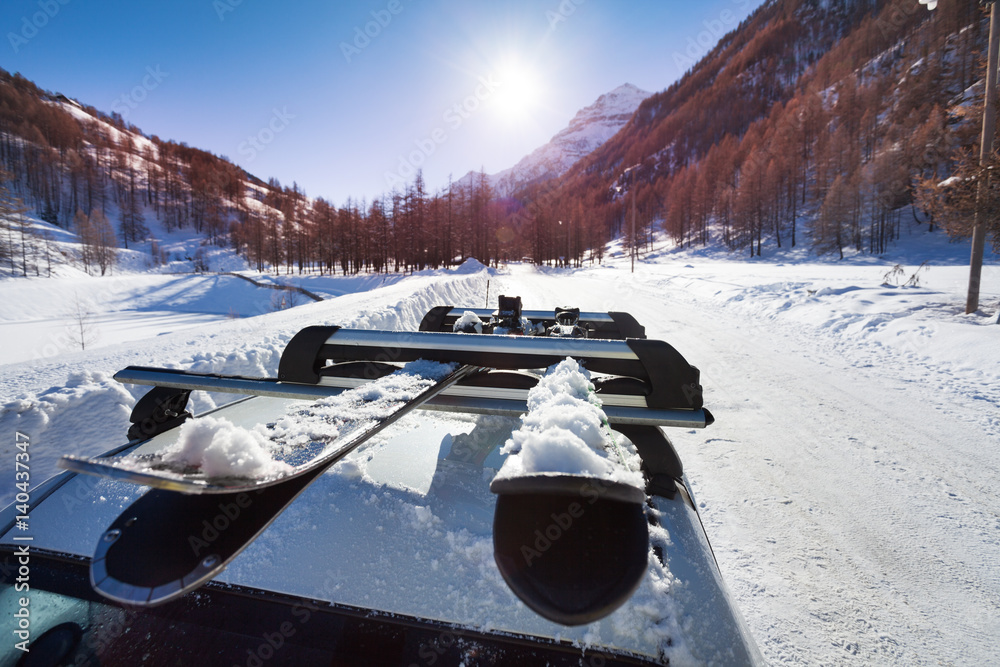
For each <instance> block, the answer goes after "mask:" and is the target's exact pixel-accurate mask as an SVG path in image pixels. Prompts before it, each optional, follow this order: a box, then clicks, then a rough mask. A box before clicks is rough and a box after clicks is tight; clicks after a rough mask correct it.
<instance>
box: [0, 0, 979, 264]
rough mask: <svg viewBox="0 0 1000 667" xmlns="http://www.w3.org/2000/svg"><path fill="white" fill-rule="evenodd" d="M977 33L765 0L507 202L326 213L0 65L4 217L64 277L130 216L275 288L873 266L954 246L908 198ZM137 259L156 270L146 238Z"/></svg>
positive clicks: (106, 251) (452, 195)
mask: <svg viewBox="0 0 1000 667" xmlns="http://www.w3.org/2000/svg"><path fill="white" fill-rule="evenodd" d="M985 33H986V24H985V21H984V18H983V15H982V14H981V12H980V10H979V9H978V8H977V7H976V6H975V4H974V3H942V4H941V5H940V6H939V7H938V9H937V10H935V12H933V13H928V12H927V11H926V10H925V9H924V8H923V7H922V6H920V5H918V4H917V3H916V2H915V1H914V0H845V1H844V2H840V3H828V4H824V3H820V2H818V1H817V0H782V1H780V2H776V3H766V4H765V5H763V6H761V7H760V8H759V9H758V10H756V11H755V12H754V13H753V14H752V15H751V16H750V17H749V18H748V19H747V20H746V21H745V22H744V23H743V24H742V25H741V26H740V27H739V29H737V30H736V31H734V32H733V33H730V34H729V35H727V36H725V37H723V39H722V40H721V41H720V42H719V44H718V45H717V46H716V47H715V48H714V49H713V50H712V51H711V52H709V54H708V55H706V56H705V58H704V59H703V60H702V61H701V62H700V63H699V64H698V65H696V66H695V67H693V68H692V69H691V70H689V71H688V72H687V73H686V74H685V76H683V77H682V78H681V79H680V80H679V81H678V82H677V83H675V84H674V85H672V86H671V87H669V88H668V89H667V90H665V91H663V92H662V93H659V94H657V95H654V96H652V97H651V98H649V99H647V100H646V101H644V102H643V104H642V105H640V107H639V109H638V111H637V112H636V114H635V116H634V117H633V119H632V120H631V121H630V123H629V124H628V125H627V126H626V127H625V128H624V129H623V130H622V131H621V132H620V133H619V134H618V135H616V136H615V137H613V138H612V139H611V140H609V141H608V142H607V143H605V144H604V145H603V146H601V147H600V148H598V149H597V150H596V151H594V153H592V154H591V155H590V156H587V157H586V158H584V159H583V160H581V161H580V162H579V163H578V164H577V165H575V166H574V167H573V168H572V169H571V170H570V171H569V172H568V173H567V174H566V175H564V176H563V177H561V178H558V179H550V180H548V181H542V182H533V183H529V184H526V185H524V186H522V187H521V188H520V189H518V190H517V191H515V192H514V193H513V195H512V196H507V197H500V196H498V195H497V193H495V192H494V191H493V190H492V188H491V187H490V182H489V179H488V178H487V177H486V175H485V174H483V173H479V174H478V175H476V176H475V177H473V178H472V179H466V181H465V182H462V183H449V184H448V185H447V186H446V187H444V188H441V189H440V190H438V191H435V192H431V191H429V190H428V187H427V185H426V183H425V182H424V179H423V176H422V174H421V173H419V172H418V173H417V174H416V176H415V178H414V179H413V182H412V183H409V184H407V185H406V186H405V187H403V188H402V189H401V190H399V189H397V190H394V191H392V192H390V193H386V194H384V195H382V196H380V197H377V198H375V199H373V200H371V201H367V200H365V199H361V198H357V199H355V198H350V199H348V200H347V201H346V202H344V203H343V204H340V205H337V204H335V203H334V202H331V201H328V200H326V199H324V198H323V197H317V198H310V197H308V196H307V194H306V193H305V192H304V191H303V190H302V189H301V188H300V187H299V186H298V185H297V184H294V183H293V184H292V185H291V186H283V185H282V184H281V183H280V182H279V181H277V180H276V179H271V180H269V181H267V182H264V181H261V180H259V179H257V178H255V177H254V176H252V175H250V174H248V173H246V172H244V171H243V170H242V169H240V168H239V167H237V166H236V165H233V164H232V163H230V162H229V161H228V160H227V159H225V158H224V157H220V156H216V155H213V154H211V153H209V152H206V151H202V150H199V149H196V148H191V147H189V146H187V145H185V144H183V143H175V142H170V141H162V140H160V139H159V138H158V137H155V136H152V137H146V136H145V135H143V134H142V133H141V132H140V131H139V130H138V128H135V127H134V126H132V125H129V124H126V123H125V122H124V121H123V119H122V118H121V117H120V116H117V115H115V114H112V115H106V114H102V113H101V112H99V111H97V110H96V109H93V108H92V107H86V106H80V105H78V104H76V103H75V102H73V101H71V100H66V99H65V98H60V97H59V96H55V95H53V94H51V93H47V92H45V91H43V90H41V89H39V88H37V87H36V86H35V85H34V84H33V83H31V82H30V81H28V80H26V79H24V78H23V77H21V76H20V75H18V74H14V75H10V74H8V73H7V72H3V71H2V70H0V165H2V166H3V167H4V168H5V169H6V170H7V171H8V172H9V178H8V180H7V182H6V189H7V190H8V191H9V193H8V194H9V197H8V199H10V200H11V202H12V203H11V205H10V206H11V209H10V210H11V211H16V209H17V208H18V206H20V204H15V203H13V202H14V201H15V199H16V200H18V201H20V202H23V208H24V209H26V210H33V211H34V212H35V213H36V214H37V215H38V217H40V218H41V219H43V220H46V221H48V222H51V223H53V224H56V225H59V226H62V227H65V228H67V229H70V230H72V231H74V232H76V233H77V234H78V235H79V236H80V240H81V248H82V250H81V252H80V257H79V261H80V262H81V264H82V265H83V266H84V268H85V269H87V270H88V271H92V272H94V273H98V272H100V273H102V274H103V273H105V272H106V271H108V270H110V268H111V266H112V265H113V258H114V248H116V247H118V246H122V247H126V248H128V247H130V246H135V245H136V244H140V243H147V242H148V241H150V239H149V226H148V224H147V223H148V222H149V221H148V220H147V216H150V215H151V216H152V217H154V218H155V219H157V220H159V221H160V222H161V223H162V225H163V226H164V227H165V228H166V229H167V230H168V231H170V230H174V229H182V228H191V229H194V230H195V231H196V232H198V233H200V234H202V235H204V237H205V239H206V242H207V243H212V244H216V245H219V246H226V245H230V246H232V247H233V248H235V249H236V250H237V252H239V253H240V254H241V255H242V256H244V257H245V258H246V260H247V262H248V264H249V265H250V266H252V267H254V268H256V269H257V270H259V271H275V272H281V271H283V272H286V273H290V272H320V273H334V272H340V273H357V272H362V271H373V272H389V271H419V270H422V269H425V268H437V267H441V266H446V265H449V264H453V263H456V262H461V261H463V260H464V259H465V258H468V257H476V258H477V259H479V260H480V261H483V262H485V263H492V264H499V263H502V262H506V261H510V260H520V259H528V260H530V261H534V262H536V263H548V264H554V265H563V266H567V265H580V264H582V263H584V262H588V261H589V262H595V261H596V262H599V261H602V260H603V253H604V252H605V247H606V244H607V242H608V241H610V240H612V239H615V238H623V239H624V241H625V246H626V247H627V248H630V249H631V248H640V247H648V246H649V245H650V244H651V242H652V238H653V235H654V233H655V232H656V231H657V230H659V229H663V230H665V231H666V232H667V233H668V234H669V235H670V236H671V237H672V238H673V239H674V241H675V242H676V243H678V244H681V245H697V244H701V245H704V244H708V243H710V242H713V241H720V242H721V243H723V244H725V245H726V246H727V247H729V248H731V249H733V250H734V251H741V252H744V253H748V254H749V255H750V256H754V255H760V254H761V253H762V251H763V248H764V246H765V245H773V246H774V247H778V248H786V247H794V246H797V245H799V244H801V243H803V242H807V243H809V244H810V245H811V246H812V247H813V248H815V249H816V250H818V251H820V252H830V253H839V254H840V255H841V256H843V253H844V252H845V251H848V250H853V251H857V252H870V253H881V252H884V251H885V250H886V248H887V247H888V245H889V244H890V243H891V242H892V241H893V240H894V239H895V238H897V237H898V236H899V234H900V230H901V228H902V221H903V216H904V215H907V214H908V215H911V216H912V218H913V219H914V220H917V219H922V220H925V221H927V222H928V224H930V225H934V224H936V223H949V228H950V229H952V230H953V231H958V232H959V233H961V230H960V228H959V226H957V223H954V219H955V216H950V215H948V214H947V213H946V212H945V209H946V208H947V205H948V203H949V202H950V201H953V202H958V201H959V199H960V197H958V195H957V194H954V195H948V196H946V195H944V194H942V193H936V191H935V190H933V188H931V187H930V186H929V185H927V184H936V183H937V182H938V181H939V180H940V179H942V178H943V177H945V176H947V175H948V174H949V173H950V172H951V171H952V170H953V169H954V168H956V167H955V165H956V164H958V165H959V166H960V165H961V159H960V158H961V155H962V150H963V148H964V147H968V146H971V145H972V144H973V143H975V138H976V137H975V130H976V123H975V122H973V120H974V119H977V118H978V115H977V111H976V108H975V100H974V99H972V98H969V99H963V98H961V95H963V94H965V93H964V91H968V90H969V89H970V87H971V86H972V84H973V83H974V82H975V81H977V80H979V79H980V78H981V76H982V69H981V68H982V63H981V60H982V58H981V56H982V50H983V47H984V44H985V40H986V34H985ZM57 101H61V102H63V104H56V103H55V102H57ZM73 107H77V108H76V109H73ZM963 113H964V114H966V115H965V117H962V116H961V114H963ZM956 156H958V157H957V158H956ZM968 178H974V177H973V176H970V177H967V178H966V181H962V182H969V181H968ZM922 188H923V190H925V191H926V192H927V193H928V194H926V195H921V196H920V197H918V196H917V195H918V192H919V191H921V189H922ZM935 193H936V194H935ZM935 197H936V198H935ZM918 209H920V210H921V213H920V214H919V215H918ZM0 213H3V211H0ZM111 219H116V220H117V225H112V224H111V223H110V222H109V220H111ZM4 220H5V221H6V222H4V228H3V229H2V230H0V237H2V238H0V260H2V261H4V262H5V263H6V264H8V265H9V266H10V267H11V272H15V271H16V272H19V273H29V272H30V271H29V269H30V266H34V267H35V272H36V273H40V270H39V268H38V267H40V266H42V264H43V260H42V257H43V255H44V254H45V252H44V251H43V247H44V248H47V247H48V246H47V245H46V244H43V243H41V241H40V240H38V239H35V240H31V239H30V237H31V232H30V226H29V225H27V224H25V223H24V214H23V212H21V213H16V212H13V213H11V214H10V215H7V216H5V217H4ZM18 221H20V222H18ZM805 221H809V224H808V225H805V224H804V222H805ZM949 221H950V222H949ZM806 232H807V233H806ZM19 239H20V241H19ZM144 247H147V246H144ZM148 247H149V252H150V253H151V254H152V255H153V261H155V262H160V261H164V260H165V259H167V258H165V257H164V256H163V254H162V252H160V251H159V250H158V248H157V244H156V243H155V240H154V241H152V242H150V243H148ZM18 250H20V253H19V252H18ZM29 256H30V258H33V259H29ZM18 258H19V259H20V265H18V262H17V260H18ZM193 260H196V261H195V265H196V266H197V267H198V268H205V263H204V261H203V259H202V260H199V258H197V257H196V258H193Z"/></svg>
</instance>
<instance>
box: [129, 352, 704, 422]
mask: <svg viewBox="0 0 1000 667" xmlns="http://www.w3.org/2000/svg"><path fill="white" fill-rule="evenodd" d="M114 379H115V380H117V381H118V382H120V383H122V384H136V385H146V386H158V387H171V388H176V389H192V390H201V391H212V392H218V393H230V394H241V395H245V396H270V397H274V398H288V399H299V400H316V399H317V398H322V397H324V396H335V395H337V394H339V393H342V392H344V391H347V390H348V389H352V388H354V387H357V386H359V385H361V384H364V382H366V381H365V380H359V379H356V378H323V380H322V384H318V385H307V384H298V383H289V382H280V381H278V380H276V379H273V378H245V377H236V376H221V375H202V374H198V373H187V372H184V371H175V370H171V369H158V368H145V367H137V366H129V367H128V368H125V369H122V370H120V371H118V373H116V374H115V376H114ZM527 395H528V392H527V390H523V389H496V388H487V387H469V386H449V387H448V388H447V389H445V390H444V391H443V392H441V393H440V395H438V396H435V397H434V398H432V399H430V400H428V401H426V402H425V403H423V404H422V405H421V406H420V409H422V410H435V411H445V412H452V411H467V412H474V413H478V414H494V415H505V416H511V417H517V416H519V415H522V414H524V412H525V411H526V410H527ZM600 398H601V401H602V403H603V404H604V412H605V413H606V414H607V416H608V421H610V422H611V423H612V424H635V425H644V426H668V427H680V428H705V427H706V426H708V425H709V424H711V423H712V417H711V415H710V414H709V413H708V411H707V410H705V409H704V408H697V409H682V408H649V407H646V406H645V400H644V397H642V396H627V395H618V394H601V395H600Z"/></svg>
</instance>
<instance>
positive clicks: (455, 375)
mask: <svg viewBox="0 0 1000 667" xmlns="http://www.w3.org/2000/svg"><path fill="white" fill-rule="evenodd" d="M483 370H484V369H482V368H480V367H478V366H460V367H459V368H458V369H456V370H454V371H452V372H451V373H449V374H448V375H447V376H446V377H445V378H443V379H441V380H439V381H438V382H436V383H435V384H433V385H432V386H430V387H428V388H427V389H425V390H424V391H422V392H421V393H420V394H418V395H417V396H416V397H415V398H413V399H412V400H410V401H408V402H406V403H403V404H402V405H400V407H399V408H398V409H397V410H394V411H393V412H391V413H390V414H389V415H388V416H387V417H386V418H384V419H381V420H378V421H375V422H374V423H373V424H372V425H371V426H370V427H369V428H366V429H363V430H361V431H359V432H358V433H356V434H355V435H354V437H352V438H351V439H349V440H348V441H346V442H345V443H343V444H342V445H341V446H340V447H337V448H336V449H333V450H331V451H329V452H327V453H326V454H325V455H322V456H319V457H317V458H315V459H313V460H311V461H309V462H307V463H305V464H302V465H300V466H298V467H297V468H296V469H295V470H294V471H293V472H292V473H290V474H288V475H284V476H282V477H275V478H270V479H263V480H257V481H253V480H244V479H238V480H234V483H232V484H225V483H218V482H212V481H210V480H207V479H199V478H194V479H192V478H189V477H184V476H183V475H180V474H177V473H169V472H159V471H153V470H150V471H143V470H135V469H133V468H130V467H128V466H125V465H122V464H121V463H120V461H121V460H122V459H121V457H114V458H109V457H92V458H84V457H78V456H73V455H64V456H62V457H60V459H59V462H58V465H59V467H60V468H63V469H65V470H71V471H73V472H77V473H83V474H86V475H93V476H95V477H101V478H104V479H111V480H115V481H120V482H127V483H130V484H137V485H141V486H149V487H152V488H156V489H163V490H165V491H176V492H178V493H185V494H223V493H240V492H248V491H257V490H259V489H264V488H267V487H270V486H274V485H276V484H281V483H283V482H287V481H288V480H290V479H294V478H295V477H299V476H302V475H304V474H307V473H308V472H310V471H312V470H314V469H316V468H319V467H324V466H325V465H326V464H327V463H328V462H336V461H338V460H340V459H341V458H342V457H344V456H345V455H347V454H348V453H350V452H351V451H353V450H354V449H356V448H357V447H358V446H359V445H361V444H362V443H364V442H365V441H367V440H368V439H369V438H371V437H372V436H374V435H375V434H377V433H378V432H379V431H381V430H382V429H384V428H386V427H387V426H389V425H391V424H393V423H394V422H396V421H397V420H398V419H400V418H401V417H403V416H404V415H406V414H407V413H409V412H410V411H412V410H414V409H416V408H417V407H419V406H420V405H421V404H423V403H424V402H426V401H428V400H430V399H431V398H433V397H435V396H437V395H438V394H440V393H441V392H442V391H443V390H444V389H446V388H447V387H449V386H451V385H453V384H454V383H456V382H458V381H459V380H461V379H462V378H465V377H468V376H470V375H473V374H475V373H478V372H481V371H483Z"/></svg>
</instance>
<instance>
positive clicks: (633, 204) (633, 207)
mask: <svg viewBox="0 0 1000 667" xmlns="http://www.w3.org/2000/svg"><path fill="white" fill-rule="evenodd" d="M636 166H638V165H636ZM630 245H631V246H632V273H635V253H636V251H637V248H636V247H635V167H633V168H632V243H631V244H630Z"/></svg>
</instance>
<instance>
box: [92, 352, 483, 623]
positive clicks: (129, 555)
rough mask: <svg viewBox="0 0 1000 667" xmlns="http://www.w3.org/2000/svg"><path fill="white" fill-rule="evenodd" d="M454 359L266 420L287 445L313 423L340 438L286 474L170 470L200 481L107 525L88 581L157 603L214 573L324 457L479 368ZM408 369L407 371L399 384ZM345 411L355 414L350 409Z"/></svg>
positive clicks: (346, 449)
mask: <svg viewBox="0 0 1000 667" xmlns="http://www.w3.org/2000/svg"><path fill="white" fill-rule="evenodd" d="M452 368H453V367H452V366H449V365H446V364H436V363H429V362H414V363H411V364H408V365H407V366H406V367H404V369H402V370H401V371H398V372H397V373H393V374H391V375H390V376H386V377H385V378H381V380H376V381H373V382H372V383H369V384H368V385H364V386H362V387H358V388H357V389H356V390H351V391H350V392H345V393H344V394H341V395H339V396H337V397H333V398H331V399H330V400H325V399H324V401H318V402H317V403H314V404H313V405H311V406H308V407H305V408H303V407H301V406H298V407H296V408H295V409H294V410H292V411H290V413H289V414H288V415H287V418H288V420H289V421H288V422H283V421H281V420H279V422H278V423H276V424H273V425H271V426H270V427H271V428H272V429H273V430H274V431H275V432H276V433H278V434H280V435H281V436H282V437H284V438H287V439H288V441H289V443H290V444H291V445H292V446H293V447H294V446H295V445H303V444H307V445H315V444H316V443H315V440H316V436H318V435H320V433H319V432H317V430H316V429H317V428H320V429H321V428H322V425H324V424H325V425H326V427H327V428H329V427H330V426H334V425H336V426H337V428H339V429H340V431H341V438H340V439H338V440H335V443H336V442H342V444H340V445H339V446H337V447H335V448H333V449H332V450H327V451H324V452H323V453H322V454H321V455H320V456H318V457H316V458H314V459H312V460H311V461H310V462H308V463H306V464H303V465H300V466H297V467H296V468H294V469H293V471H292V472H291V473H288V474H286V475H284V476H283V477H280V478H277V479H271V480H266V481H264V482H259V483H256V484H255V483H253V482H247V483H243V484H241V485H239V486H237V487H236V488H228V489H226V487H220V486H219V485H217V484H214V483H212V482H210V481H207V480H204V479H197V480H184V481H180V482H177V481H176V480H175V482H174V484H179V485H181V486H184V485H189V486H186V487H185V488H193V489H196V490H197V491H198V493H190V494H189V493H177V492H176V491H173V490H167V489H164V488H154V489H152V490H151V491H149V492H148V493H146V494H144V495H143V496H142V497H140V498H139V499H138V500H136V501H135V502H134V503H132V504H131V505H130V506H129V507H128V508H126V509H125V511H123V512H122V513H121V515H119V517H118V518H117V519H116V520H115V521H114V522H112V524H111V525H110V526H109V527H108V529H107V530H106V531H105V532H104V534H103V536H102V538H101V540H100V542H99V543H98V546H97V549H96V550H95V553H94V557H93V559H92V560H91V569H90V575H91V583H92V584H93V586H94V588H95V589H96V590H97V591H98V592H99V593H101V594H102V595H104V596H106V597H108V598H111V599H113V600H117V601H119V602H122V603H125V604H130V605H137V606H155V605H159V604H163V603H165V602H168V601H170V600H173V599H175V598H177V597H180V596H182V595H184V594H186V593H188V592H190V591H192V590H194V589H196V588H198V587H200V586H201V585H202V584H204V583H205V582H207V581H210V580H211V579H212V578H214V577H215V576H217V575H218V574H219V573H220V572H222V570H223V569H225V567H226V565H227V564H228V563H229V562H230V561H232V559H233V558H235V557H236V556H237V555H239V554H240V553H241V552H242V551H243V550H244V549H246V547H247V546H249V545H250V544H251V543H252V542H253V540H254V539H256V538H257V536H258V535H260V533H261V532H263V531H264V529H265V528H267V527H268V526H269V525H270V524H271V523H272V522H273V521H274V520H275V519H276V518H277V517H278V515H280V514H281V512H282V511H284V509H285V508H286V507H287V506H288V505H289V504H290V503H291V502H292V501H293V500H295V498H297V497H298V496H299V494H301V493H302V492H303V491H304V490H305V489H306V488H307V487H308V486H309V485H310V484H311V483H312V482H313V481H314V480H315V479H316V478H317V477H319V476H320V475H322V474H323V472H324V471H325V470H327V469H328V468H329V467H330V466H332V465H333V464H334V463H336V462H337V461H339V460H340V459H341V458H343V457H344V456H345V455H347V454H348V453H350V452H351V451H353V450H354V449H355V448H357V447H358V446H359V445H361V444H362V443H363V442H365V441H366V440H368V439H369V438H371V437H372V436H373V435H375V434H376V433H377V432H379V431H380V430H382V429H383V428H385V427H386V426H388V425H389V424H391V423H393V422H395V421H396V420H397V419H399V418H400V417H402V416H403V415H405V414H406V413H408V412H410V411H411V410H413V409H415V408H416V407H417V406H418V405H420V404H421V403H423V402H424V401H427V400H429V399H430V398H432V397H433V396H435V395H437V394H438V393H440V392H441V391H442V390H443V389H444V388H445V387H448V386H450V385H451V384H454V383H455V382H457V381H459V380H460V379H462V378H463V377H467V376H469V375H470V374H473V373H475V372H478V371H479V370H480V369H479V368H478V367H475V366H460V367H459V368H458V369H456V370H452ZM442 374H444V377H443V378H442V377H441V375H442ZM404 375H409V376H411V377H409V379H408V380H406V381H404V382H403V383H402V384H403V385H404V386H402V387H401V386H400V384H399V380H400V377H401V376H404ZM393 376H396V377H395V378H393ZM390 378H392V379H390ZM414 380H416V381H414ZM428 385H429V386H428ZM393 389H394V390H395V391H392V390H393ZM415 392H416V395H414V393H415ZM349 394H350V395H349ZM345 410H347V412H345ZM351 411H356V412H359V413H360V415H358V416H357V417H355V418H354V419H351V418H350V416H349V415H351V414H352V413H351ZM296 422H297V423H298V424H299V426H295V423H296ZM348 429H350V433H349V434H348V433H346V431H347V430H348ZM334 437H335V436H334ZM205 489H210V490H209V491H205ZM217 489H223V490H221V491H219V490H217Z"/></svg>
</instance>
